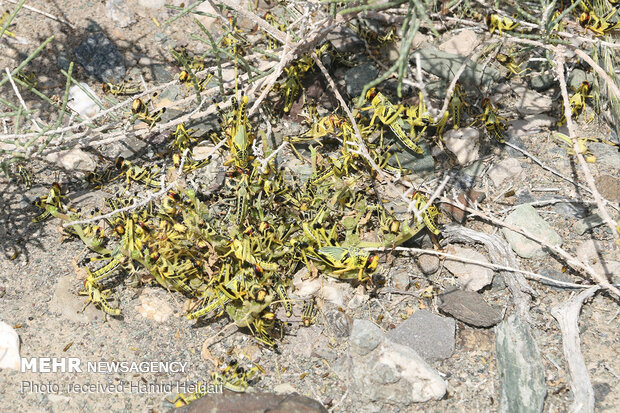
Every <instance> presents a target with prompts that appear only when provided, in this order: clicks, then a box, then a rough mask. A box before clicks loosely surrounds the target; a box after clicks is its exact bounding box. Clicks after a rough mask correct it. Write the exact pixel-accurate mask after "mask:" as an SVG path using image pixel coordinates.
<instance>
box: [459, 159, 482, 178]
mask: <svg viewBox="0 0 620 413" xmlns="http://www.w3.org/2000/svg"><path fill="white" fill-rule="evenodd" d="M485 169H486V164H485V162H483V161H476V162H474V163H472V164H471V165H468V166H467V167H465V168H463V173H464V174H465V175H467V176H471V177H473V178H477V177H480V176H482V175H483V173H484V171H485Z"/></svg>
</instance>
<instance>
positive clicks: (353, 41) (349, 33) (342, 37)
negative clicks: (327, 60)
mask: <svg viewBox="0 0 620 413" xmlns="http://www.w3.org/2000/svg"><path fill="white" fill-rule="evenodd" d="M327 40H329V41H331V42H332V45H333V46H334V48H335V49H336V50H338V51H339V52H341V53H348V52H349V51H350V50H357V49H360V48H361V49H363V48H364V41H363V40H362V39H360V38H359V37H358V36H357V34H356V33H355V32H354V31H353V30H352V29H351V28H349V27H346V26H339V27H337V28H335V29H334V30H332V31H330V32H329V34H328V35H327Z"/></svg>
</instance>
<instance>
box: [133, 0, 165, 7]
mask: <svg viewBox="0 0 620 413" xmlns="http://www.w3.org/2000/svg"><path fill="white" fill-rule="evenodd" d="M166 3H167V1H166V0H138V4H139V5H140V6H142V7H145V8H147V9H161V8H163V7H164V5H165V4H166Z"/></svg>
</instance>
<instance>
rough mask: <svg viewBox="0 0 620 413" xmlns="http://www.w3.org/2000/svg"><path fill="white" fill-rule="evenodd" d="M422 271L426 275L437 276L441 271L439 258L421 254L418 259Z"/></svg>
mask: <svg viewBox="0 0 620 413" xmlns="http://www.w3.org/2000/svg"><path fill="white" fill-rule="evenodd" d="M416 261H417V263H418V266H419V268H420V270H421V271H422V272H423V273H424V274H435V273H436V272H437V270H439V263H440V261H439V257H437V256H436V255H432V254H421V255H419V256H418V257H417V258H416Z"/></svg>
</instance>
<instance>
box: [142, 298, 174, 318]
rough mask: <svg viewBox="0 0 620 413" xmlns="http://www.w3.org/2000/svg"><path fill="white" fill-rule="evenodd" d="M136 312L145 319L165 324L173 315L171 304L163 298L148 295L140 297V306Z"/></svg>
mask: <svg viewBox="0 0 620 413" xmlns="http://www.w3.org/2000/svg"><path fill="white" fill-rule="evenodd" d="M136 310H137V311H138V312H139V313H140V314H142V316H143V317H145V318H148V319H149V320H154V321H157V322H158V323H163V322H164V321H166V320H168V319H169V318H170V316H171V315H172V307H170V304H168V303H167V302H166V301H165V300H164V299H162V298H161V297H157V296H155V295H153V294H148V293H147V294H142V295H140V305H137V306H136Z"/></svg>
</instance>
